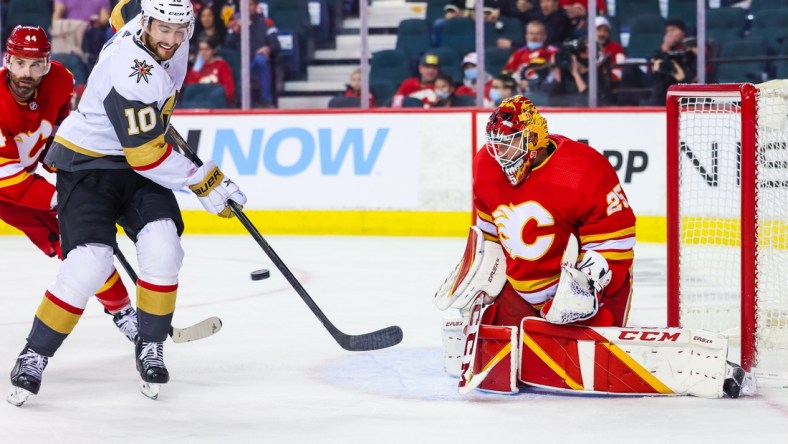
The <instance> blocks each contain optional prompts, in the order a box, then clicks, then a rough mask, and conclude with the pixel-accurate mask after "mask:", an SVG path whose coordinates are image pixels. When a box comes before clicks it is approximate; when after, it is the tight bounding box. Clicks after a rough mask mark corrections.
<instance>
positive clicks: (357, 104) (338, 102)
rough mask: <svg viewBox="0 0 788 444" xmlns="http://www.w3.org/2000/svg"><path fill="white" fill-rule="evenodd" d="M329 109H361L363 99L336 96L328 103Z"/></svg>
mask: <svg viewBox="0 0 788 444" xmlns="http://www.w3.org/2000/svg"><path fill="white" fill-rule="evenodd" d="M328 107H329V108H361V98H360V97H353V96H334V97H332V98H331V99H330V100H329V101H328Z"/></svg>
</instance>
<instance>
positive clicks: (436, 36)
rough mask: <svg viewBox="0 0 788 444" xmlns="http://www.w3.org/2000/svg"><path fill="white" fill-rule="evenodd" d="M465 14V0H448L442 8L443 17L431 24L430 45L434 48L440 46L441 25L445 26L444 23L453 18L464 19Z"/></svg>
mask: <svg viewBox="0 0 788 444" xmlns="http://www.w3.org/2000/svg"><path fill="white" fill-rule="evenodd" d="M466 14H467V11H466V10H465V0H449V3H447V4H446V6H444V7H443V17H442V18H438V19H436V20H435V22H433V23H431V25H432V45H433V46H434V47H439V46H440V45H441V33H442V32H443V25H444V24H446V21H448V20H451V19H453V18H460V17H465V15H466Z"/></svg>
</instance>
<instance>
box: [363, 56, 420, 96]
mask: <svg viewBox="0 0 788 444" xmlns="http://www.w3.org/2000/svg"><path fill="white" fill-rule="evenodd" d="M412 76H413V71H412V70H411V68H410V62H409V61H408V56H407V55H406V54H405V52H404V51H401V50H399V49H384V50H381V51H376V52H374V53H373V54H372V61H371V63H370V69H369V78H370V81H385V82H391V83H393V84H395V85H397V86H399V84H400V83H402V81H403V80H405V79H407V78H408V77H412ZM375 97H378V95H377V94H375Z"/></svg>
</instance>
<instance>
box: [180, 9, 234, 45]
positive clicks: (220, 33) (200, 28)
mask: <svg viewBox="0 0 788 444" xmlns="http://www.w3.org/2000/svg"><path fill="white" fill-rule="evenodd" d="M218 11H219V8H217V7H216V6H215V3H214V4H213V5H211V6H207V7H203V8H202V9H201V10H200V14H199V15H198V17H199V19H198V20H197V23H195V25H194V35H193V36H192V39H191V41H190V42H189V44H190V45H194V46H197V44H198V43H199V41H200V39H202V38H203V37H212V38H213V39H214V40H215V41H216V42H217V44H219V45H224V42H225V39H226V38H227V26H225V24H224V21H222V20H221V19H219V14H218Z"/></svg>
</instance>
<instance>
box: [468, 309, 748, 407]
mask: <svg viewBox="0 0 788 444" xmlns="http://www.w3.org/2000/svg"><path fill="white" fill-rule="evenodd" d="M519 327H520V328H519V329H518V328H517V327H516V326H509V327H503V326H492V325H484V324H482V325H480V327H479V332H478V336H477V338H476V341H477V342H478V344H477V345H476V347H477V349H478V350H477V352H476V354H475V357H474V362H473V368H472V371H473V373H474V376H476V375H478V376H480V377H481V378H482V381H476V384H474V385H476V386H478V388H479V389H481V390H486V391H492V392H499V393H516V392H517V391H518V390H519V386H520V385H521V383H522V384H525V385H531V386H536V387H543V388H547V389H551V390H560V391H566V392H573V393H579V394H584V393H610V394H639V395H691V396H698V397H702V398H721V397H723V396H724V395H727V396H729V397H731V398H737V397H739V394H740V393H741V391H742V384H743V382H744V380H745V373H744V370H743V369H742V368H741V367H739V366H738V365H736V364H732V363H730V362H728V361H727V359H726V357H727V350H728V340H727V338H726V337H725V336H723V335H721V334H719V333H715V332H710V331H705V330H696V329H680V328H615V327H585V326H578V325H556V324H552V323H550V322H547V321H545V320H544V319H539V318H524V319H523V320H522V322H521V324H520V326H519ZM518 330H519V334H518ZM748 384H750V381H749V380H748ZM746 391H747V392H748V393H747V394H751V393H752V392H754V386H751V385H748V387H747V390H746ZM461 392H462V390H461Z"/></svg>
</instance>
